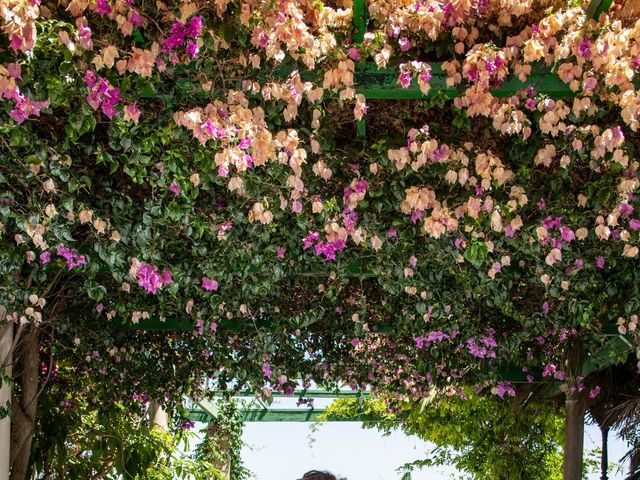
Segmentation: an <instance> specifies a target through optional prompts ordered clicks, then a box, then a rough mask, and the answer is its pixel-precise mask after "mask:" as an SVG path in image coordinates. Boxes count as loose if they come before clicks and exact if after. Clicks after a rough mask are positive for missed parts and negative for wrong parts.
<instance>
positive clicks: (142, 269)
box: [136, 262, 173, 294]
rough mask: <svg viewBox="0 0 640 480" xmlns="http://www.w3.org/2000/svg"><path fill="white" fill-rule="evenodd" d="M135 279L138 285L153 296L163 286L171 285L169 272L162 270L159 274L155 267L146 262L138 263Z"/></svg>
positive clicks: (171, 277) (171, 278) (171, 276)
mask: <svg viewBox="0 0 640 480" xmlns="http://www.w3.org/2000/svg"><path fill="white" fill-rule="evenodd" d="M136 279H137V280H138V285H140V286H141V287H142V288H144V289H145V291H146V292H147V293H151V294H155V293H156V292H157V291H158V289H159V288H160V287H162V286H163V285H166V284H169V283H173V275H172V274H171V272H170V271H169V270H164V271H163V272H162V274H160V273H158V267H157V266H155V265H150V264H148V263H146V262H140V265H139V268H138V272H137V274H136Z"/></svg>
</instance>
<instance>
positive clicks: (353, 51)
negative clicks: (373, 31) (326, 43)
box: [347, 47, 361, 61]
mask: <svg viewBox="0 0 640 480" xmlns="http://www.w3.org/2000/svg"><path fill="white" fill-rule="evenodd" d="M347 55H349V58H350V59H351V60H355V61H358V60H360V58H361V55H360V50H358V49H357V48H354V47H351V48H350V49H349V50H348V51H347Z"/></svg>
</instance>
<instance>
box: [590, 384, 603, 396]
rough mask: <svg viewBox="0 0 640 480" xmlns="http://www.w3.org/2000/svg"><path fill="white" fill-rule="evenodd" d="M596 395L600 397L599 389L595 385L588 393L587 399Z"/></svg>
mask: <svg viewBox="0 0 640 480" xmlns="http://www.w3.org/2000/svg"><path fill="white" fill-rule="evenodd" d="M598 395H600V387H599V386H597V385H596V386H595V387H593V388H592V389H591V390H590V391H589V398H596V397H597V396H598Z"/></svg>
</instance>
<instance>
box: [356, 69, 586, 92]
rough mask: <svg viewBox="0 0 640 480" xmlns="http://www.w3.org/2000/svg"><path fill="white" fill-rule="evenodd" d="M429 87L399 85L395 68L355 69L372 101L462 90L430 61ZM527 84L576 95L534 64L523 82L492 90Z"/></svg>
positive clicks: (360, 86)
mask: <svg viewBox="0 0 640 480" xmlns="http://www.w3.org/2000/svg"><path fill="white" fill-rule="evenodd" d="M431 74H432V76H431V80H430V81H429V85H430V86H431V89H430V90H429V93H428V95H424V94H423V93H422V92H421V91H420V88H419V87H418V81H417V79H416V78H414V79H413V81H412V82H411V85H410V86H409V88H402V87H401V86H400V85H398V81H397V79H398V71H397V70H394V69H388V68H386V69H378V68H377V67H376V65H375V64H373V63H367V64H364V65H361V66H359V67H358V68H357V69H356V72H355V75H354V79H355V83H356V85H357V88H356V90H357V92H358V93H361V94H363V95H364V96H365V97H366V98H367V99H371V100H418V99H424V98H428V97H433V96H435V95H443V96H445V97H446V98H449V99H452V98H455V97H459V96H461V95H462V93H463V88H462V87H459V86H454V87H448V86H447V84H446V80H447V74H446V73H445V72H444V71H443V70H442V67H441V63H432V64H431ZM528 86H531V87H533V88H535V89H536V90H537V91H538V92H539V93H542V94H545V95H548V96H549V97H551V98H572V97H575V96H576V92H573V91H572V90H571V89H570V88H569V86H568V85H567V84H566V83H564V82H563V81H562V80H560V78H558V76H557V75H556V74H555V73H553V72H550V71H549V70H548V69H547V68H546V67H545V66H544V65H539V64H536V65H534V66H533V67H532V72H531V74H530V75H529V77H528V78H527V80H526V82H522V81H521V80H520V79H518V78H517V77H509V78H508V79H507V80H506V81H505V82H504V83H503V84H502V85H500V86H499V87H497V88H494V89H493V90H491V93H492V94H493V95H494V96H496V97H510V96H512V95H515V94H516V93H517V92H518V91H519V90H522V89H525V88H527V87H528Z"/></svg>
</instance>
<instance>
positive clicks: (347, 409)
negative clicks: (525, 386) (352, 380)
mask: <svg viewBox="0 0 640 480" xmlns="http://www.w3.org/2000/svg"><path fill="white" fill-rule="evenodd" d="M324 415H325V416H326V417H328V418H333V419H336V418H343V419H348V418H349V417H353V416H357V415H370V416H372V417H373V418H375V417H378V418H379V419H380V420H377V421H370V422H366V423H364V426H365V427H366V428H376V429H378V430H380V431H382V432H385V433H389V432H391V431H393V430H394V429H396V428H401V429H402V431H403V432H405V433H406V434H408V435H416V436H418V437H419V438H421V439H423V440H425V441H428V442H431V443H432V444H433V445H434V447H433V449H432V450H431V451H429V452H428V453H427V458H426V459H418V460H416V461H415V462H413V463H411V464H407V465H405V466H404V467H403V468H404V470H406V471H407V473H406V475H405V477H406V478H411V471H412V470H413V469H415V468H416V467H418V468H422V467H425V466H433V465H436V466H454V467H455V468H456V470H458V471H459V472H463V473H464V474H466V476H467V478H471V479H487V478H491V479H496V480H499V479H531V480H536V479H540V480H543V479H560V478H562V477H561V475H560V472H561V465H562V455H561V448H560V445H561V443H562V440H561V437H562V417H561V415H560V412H559V411H558V410H556V409H554V407H553V406H550V405H549V404H544V403H542V404H541V403H533V402H526V403H525V404H524V405H510V404H509V402H502V401H500V400H499V399H495V398H491V397H483V396H478V395H475V394H473V393H471V392H469V395H468V396H467V397H464V398H460V397H457V396H454V397H447V396H438V395H432V396H431V397H427V398H424V399H423V400H421V401H419V402H406V401H405V402H399V403H398V402H391V405H389V404H388V403H387V402H385V401H384V400H383V399H376V400H372V399H366V400H364V401H362V402H358V401H356V400H351V399H340V400H336V401H335V402H334V403H333V404H332V405H331V406H330V407H329V408H328V409H327V410H326V412H325V414H324Z"/></svg>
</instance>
